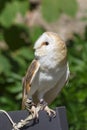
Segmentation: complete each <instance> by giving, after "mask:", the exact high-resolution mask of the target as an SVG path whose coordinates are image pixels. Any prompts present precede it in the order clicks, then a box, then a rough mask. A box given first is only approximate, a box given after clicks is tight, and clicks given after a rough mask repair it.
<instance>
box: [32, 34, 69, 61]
mask: <svg viewBox="0 0 87 130" xmlns="http://www.w3.org/2000/svg"><path fill="white" fill-rule="evenodd" d="M34 49H35V57H36V58H37V59H40V58H46V59H48V58H49V59H50V60H51V57H54V59H55V60H62V59H64V57H66V55H67V49H66V44H65V42H64V41H63V40H62V39H61V38H60V37H59V36H58V34H56V33H53V32H45V33H43V34H42V35H41V36H40V37H39V39H38V40H37V41H36V43H35V45H34Z"/></svg>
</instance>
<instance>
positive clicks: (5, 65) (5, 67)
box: [0, 54, 11, 74]
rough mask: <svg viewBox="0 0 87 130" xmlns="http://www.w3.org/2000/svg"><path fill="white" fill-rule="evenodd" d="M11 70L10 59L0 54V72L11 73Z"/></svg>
mask: <svg viewBox="0 0 87 130" xmlns="http://www.w3.org/2000/svg"><path fill="white" fill-rule="evenodd" d="M10 71H11V65H10V62H9V60H8V59H7V58H6V57H5V56H4V55H2V54H0V73H6V74H7V73H9V72H10Z"/></svg>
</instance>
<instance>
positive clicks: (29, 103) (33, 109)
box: [25, 99, 38, 119]
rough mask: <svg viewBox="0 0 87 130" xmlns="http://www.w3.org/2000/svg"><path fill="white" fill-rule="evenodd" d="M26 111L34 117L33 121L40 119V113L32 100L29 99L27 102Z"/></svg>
mask: <svg viewBox="0 0 87 130" xmlns="http://www.w3.org/2000/svg"><path fill="white" fill-rule="evenodd" d="M25 106H26V109H27V110H28V111H29V113H30V114H31V115H32V119H38V111H37V109H36V105H35V104H34V103H33V102H32V100H31V99H27V100H26V102H25Z"/></svg>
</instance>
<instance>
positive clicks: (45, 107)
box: [40, 100, 56, 118]
mask: <svg viewBox="0 0 87 130" xmlns="http://www.w3.org/2000/svg"><path fill="white" fill-rule="evenodd" d="M40 106H41V110H44V111H46V112H47V114H48V116H49V117H50V118H51V117H53V118H54V117H55V116H56V112H55V111H54V110H52V109H50V108H49V107H48V105H47V103H46V102H45V101H44V100H43V101H41V102H40Z"/></svg>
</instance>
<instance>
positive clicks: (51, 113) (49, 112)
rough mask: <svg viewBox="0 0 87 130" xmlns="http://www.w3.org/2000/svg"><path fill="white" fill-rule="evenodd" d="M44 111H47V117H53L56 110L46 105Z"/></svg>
mask: <svg viewBox="0 0 87 130" xmlns="http://www.w3.org/2000/svg"><path fill="white" fill-rule="evenodd" d="M44 111H46V112H47V114H48V115H49V117H53V118H54V117H55V116H56V112H55V111H54V110H52V109H50V108H49V107H48V106H46V107H45V108H44Z"/></svg>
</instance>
